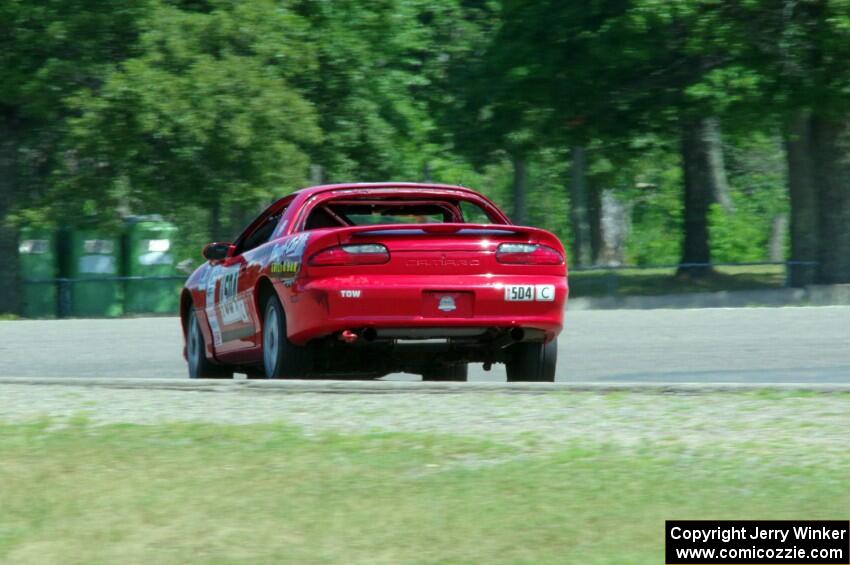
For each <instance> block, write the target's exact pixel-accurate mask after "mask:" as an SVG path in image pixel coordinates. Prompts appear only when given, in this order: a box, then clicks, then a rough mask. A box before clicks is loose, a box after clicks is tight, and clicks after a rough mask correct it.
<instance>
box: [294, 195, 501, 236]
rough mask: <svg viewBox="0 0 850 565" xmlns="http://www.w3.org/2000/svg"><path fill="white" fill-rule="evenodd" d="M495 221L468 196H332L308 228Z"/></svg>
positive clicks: (313, 215)
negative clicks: (435, 198) (333, 197)
mask: <svg viewBox="0 0 850 565" xmlns="http://www.w3.org/2000/svg"><path fill="white" fill-rule="evenodd" d="M492 221H494V220H492V219H490V218H489V216H488V215H487V213H486V212H485V211H484V209H483V208H481V207H480V206H478V205H477V204H474V203H472V202H469V201H466V200H464V201H455V200H430V199H429V200H408V201H403V200H388V199H383V200H382V199H363V200H342V201H336V200H331V201H329V202H325V203H324V204H320V205H318V206H316V207H315V208H314V209H313V210H312V211H311V212H310V216H309V217H308V218H307V222H306V224H305V228H306V229H308V230H311V229H321V228H330V227H344V226H370V225H381V224H384V225H386V224H440V223H490V222H492Z"/></svg>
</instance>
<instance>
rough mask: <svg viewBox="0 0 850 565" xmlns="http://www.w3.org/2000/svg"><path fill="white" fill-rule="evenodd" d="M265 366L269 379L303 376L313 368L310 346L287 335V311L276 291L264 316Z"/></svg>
mask: <svg viewBox="0 0 850 565" xmlns="http://www.w3.org/2000/svg"><path fill="white" fill-rule="evenodd" d="M263 368H264V369H265V373H266V378H269V379H279V378H289V379H298V378H303V377H306V376H307V375H309V373H310V371H311V370H312V368H313V358H312V355H311V352H310V350H309V349H308V348H307V347H302V346H299V345H295V344H294V343H292V342H291V341H289V339H288V338H287V337H286V314H285V313H284V311H283V306H281V304H280V300H279V299H278V297H277V296H275V295H272V296H270V297H269V299H268V300H267V301H266V307H265V316H263Z"/></svg>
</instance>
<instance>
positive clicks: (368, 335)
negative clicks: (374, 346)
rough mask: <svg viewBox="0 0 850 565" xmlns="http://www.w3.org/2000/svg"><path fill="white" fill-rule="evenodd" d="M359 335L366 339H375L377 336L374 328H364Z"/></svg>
mask: <svg viewBox="0 0 850 565" xmlns="http://www.w3.org/2000/svg"><path fill="white" fill-rule="evenodd" d="M361 335H362V336H363V339H365V340H366V341H375V339H377V337H378V332H377V331H376V330H375V328H366V329H365V330H363V333H362V334H361Z"/></svg>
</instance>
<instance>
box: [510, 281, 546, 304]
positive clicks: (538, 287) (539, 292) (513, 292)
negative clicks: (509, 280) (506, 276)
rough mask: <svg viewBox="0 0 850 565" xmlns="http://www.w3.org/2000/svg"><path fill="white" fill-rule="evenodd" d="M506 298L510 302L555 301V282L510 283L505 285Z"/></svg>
mask: <svg viewBox="0 0 850 565" xmlns="http://www.w3.org/2000/svg"><path fill="white" fill-rule="evenodd" d="M505 300H506V301H508V302H532V301H535V300H536V301H537V302H554V300H555V285H553V284H533V285H532V284H509V285H506V286H505Z"/></svg>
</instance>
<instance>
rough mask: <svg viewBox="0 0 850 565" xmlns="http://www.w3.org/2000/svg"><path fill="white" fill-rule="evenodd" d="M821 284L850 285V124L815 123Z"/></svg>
mask: <svg viewBox="0 0 850 565" xmlns="http://www.w3.org/2000/svg"><path fill="white" fill-rule="evenodd" d="M812 137H813V139H814V149H815V152H814V155H815V156H816V159H817V162H816V163H815V168H814V170H815V186H816V188H817V198H818V209H819V211H818V221H819V224H820V238H819V242H818V269H817V279H816V281H817V282H818V283H821V284H836V283H850V121H848V120H846V119H842V120H837V119H825V118H820V117H815V118H814V119H813V120H812Z"/></svg>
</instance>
